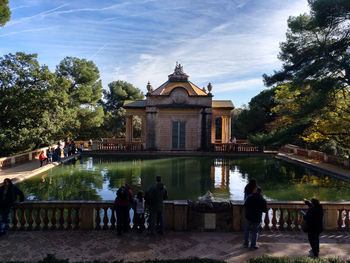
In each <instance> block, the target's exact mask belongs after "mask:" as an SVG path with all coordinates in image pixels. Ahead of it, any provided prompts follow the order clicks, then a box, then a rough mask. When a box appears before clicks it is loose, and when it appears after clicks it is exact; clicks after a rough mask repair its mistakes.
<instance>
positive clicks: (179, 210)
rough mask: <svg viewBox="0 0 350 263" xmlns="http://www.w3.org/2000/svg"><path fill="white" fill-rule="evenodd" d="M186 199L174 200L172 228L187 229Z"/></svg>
mask: <svg viewBox="0 0 350 263" xmlns="http://www.w3.org/2000/svg"><path fill="white" fill-rule="evenodd" d="M187 212H188V203H187V201H182V200H181V201H174V230H180V231H184V230H187Z"/></svg>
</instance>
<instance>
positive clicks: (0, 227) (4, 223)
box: [0, 208, 12, 233]
mask: <svg viewBox="0 0 350 263" xmlns="http://www.w3.org/2000/svg"><path fill="white" fill-rule="evenodd" d="M11 212H12V208H10V209H1V210H0V216H1V221H0V233H6V232H7V231H8V230H9V228H10V217H11Z"/></svg>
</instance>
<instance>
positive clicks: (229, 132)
mask: <svg viewBox="0 0 350 263" xmlns="http://www.w3.org/2000/svg"><path fill="white" fill-rule="evenodd" d="M231 126H232V118H231V116H229V117H228V142H230V139H231V137H232V134H231Z"/></svg>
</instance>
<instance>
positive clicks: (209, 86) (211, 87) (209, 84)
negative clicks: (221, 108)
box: [207, 82, 213, 94]
mask: <svg viewBox="0 0 350 263" xmlns="http://www.w3.org/2000/svg"><path fill="white" fill-rule="evenodd" d="M207 88H208V91H209V94H210V93H211V90H212V89H213V86H212V85H211V83H210V82H209V83H208V86H207Z"/></svg>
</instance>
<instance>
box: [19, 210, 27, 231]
mask: <svg viewBox="0 0 350 263" xmlns="http://www.w3.org/2000/svg"><path fill="white" fill-rule="evenodd" d="M26 223H27V219H26V211H25V209H24V208H21V227H20V228H19V229H20V230H25V229H26Z"/></svg>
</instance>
